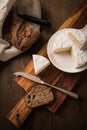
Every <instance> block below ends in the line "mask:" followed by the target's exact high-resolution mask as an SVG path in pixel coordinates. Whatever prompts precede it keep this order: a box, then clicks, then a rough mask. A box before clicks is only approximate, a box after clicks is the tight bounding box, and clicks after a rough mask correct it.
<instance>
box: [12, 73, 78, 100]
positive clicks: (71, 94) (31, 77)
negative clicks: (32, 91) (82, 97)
mask: <svg viewBox="0 0 87 130" xmlns="http://www.w3.org/2000/svg"><path fill="white" fill-rule="evenodd" d="M14 75H15V76H23V77H25V78H27V79H29V80H32V81H34V82H37V83H39V84H43V85H47V86H50V87H52V88H54V89H56V90H58V91H60V92H62V93H64V94H67V95H68V96H70V97H72V98H75V99H78V98H79V95H78V94H77V93H74V92H70V91H67V90H65V89H63V88H59V87H56V86H53V85H51V84H48V83H46V82H44V81H43V80H41V79H40V78H39V77H37V76H34V75H31V74H28V73H25V72H15V73H14Z"/></svg>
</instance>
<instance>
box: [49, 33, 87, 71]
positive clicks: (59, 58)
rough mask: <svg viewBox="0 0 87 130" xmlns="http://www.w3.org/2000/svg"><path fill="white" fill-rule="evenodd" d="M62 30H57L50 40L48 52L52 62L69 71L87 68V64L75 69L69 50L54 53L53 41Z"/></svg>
mask: <svg viewBox="0 0 87 130" xmlns="http://www.w3.org/2000/svg"><path fill="white" fill-rule="evenodd" d="M60 32H61V31H57V32H56V33H55V34H54V35H53V36H52V37H51V38H50V39H49V41H48V45H47V54H48V57H49V59H50V61H51V63H52V64H53V65H54V66H55V67H56V68H58V69H60V70H62V71H64V72H68V73H77V72H81V71H83V70H85V69H87V64H86V65H84V66H83V67H80V68H77V69H75V68H74V65H73V60H72V57H71V54H70V53H69V52H62V53H57V54H55V53H53V43H54V40H55V38H56V37H58V34H59V33H60Z"/></svg>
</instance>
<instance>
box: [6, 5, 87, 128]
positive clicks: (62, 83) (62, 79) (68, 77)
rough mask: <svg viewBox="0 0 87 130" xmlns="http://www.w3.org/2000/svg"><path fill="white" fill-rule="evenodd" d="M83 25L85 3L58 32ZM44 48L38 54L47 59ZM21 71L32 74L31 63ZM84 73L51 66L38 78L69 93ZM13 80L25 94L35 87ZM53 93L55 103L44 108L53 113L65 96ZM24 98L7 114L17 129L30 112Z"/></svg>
mask: <svg viewBox="0 0 87 130" xmlns="http://www.w3.org/2000/svg"><path fill="white" fill-rule="evenodd" d="M85 24H87V2H83V3H82V5H81V6H80V7H79V9H78V10H77V11H76V12H75V13H74V14H73V15H72V16H71V17H69V18H68V19H67V20H66V21H65V22H64V23H63V24H62V25H61V26H60V28H59V29H58V30H60V29H63V28H68V27H74V28H82V27H83V26H84V25H85ZM46 48H47V43H46V44H45V45H44V46H43V48H42V49H41V50H40V51H39V53H38V54H40V55H43V56H45V57H47V51H46ZM22 71H24V72H27V73H31V74H34V66H33V61H32V60H31V61H29V63H28V65H27V66H26V67H25V68H24V70H22ZM84 72H85V71H84ZM84 72H80V73H76V74H70V73H65V72H62V71H60V70H58V69H56V68H55V67H54V66H53V65H52V64H51V65H50V66H49V67H48V68H46V69H45V70H44V71H43V72H41V73H40V74H39V77H40V78H41V79H43V80H44V81H46V82H48V83H50V84H52V85H56V86H58V87H61V88H65V89H67V90H69V91H71V90H72V89H73V88H74V86H75V84H76V83H77V82H78V80H79V79H80V78H81V76H82V75H83V74H84ZM15 80H16V82H17V83H18V84H19V85H20V86H21V87H22V88H23V89H24V90H25V91H26V93H27V92H28V90H29V88H30V87H33V86H36V85H37V83H34V82H32V81H30V80H28V79H25V78H23V77H17V78H16V79H15ZM53 91H54V94H55V101H54V102H53V103H52V104H51V105H48V106H46V107H47V108H48V110H50V111H52V112H53V113H54V112H56V110H57V109H58V108H59V107H60V105H61V104H62V103H63V101H64V100H65V98H66V95H65V94H62V93H60V92H58V91H56V90H53ZM24 98H25V97H23V98H22V99H21V100H20V101H19V102H18V104H17V105H16V106H15V107H14V108H13V109H12V110H11V111H10V112H9V114H8V116H7V117H8V119H9V120H10V121H11V122H12V123H13V124H15V125H16V126H17V127H20V126H21V125H22V123H23V122H24V120H25V119H26V117H27V116H28V114H29V113H30V112H31V109H29V108H27V107H26V105H25V102H24ZM17 114H18V116H20V117H16V116H15V115H17Z"/></svg>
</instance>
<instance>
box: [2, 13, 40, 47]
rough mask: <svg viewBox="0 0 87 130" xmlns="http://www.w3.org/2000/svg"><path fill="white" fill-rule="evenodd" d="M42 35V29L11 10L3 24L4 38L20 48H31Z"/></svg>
mask: <svg viewBox="0 0 87 130" xmlns="http://www.w3.org/2000/svg"><path fill="white" fill-rule="evenodd" d="M39 37H40V31H39V30H38V29H36V27H34V26H33V25H31V24H30V23H28V22H26V21H24V20H23V19H21V18H19V17H18V16H17V14H16V13H15V12H14V10H11V11H10V12H9V14H8V16H7V18H6V20H5V22H4V25H3V39H5V40H6V41H8V42H9V43H10V44H12V45H14V46H15V47H16V48H17V49H19V50H25V49H26V48H29V47H30V46H31V45H32V44H33V43H34V42H35V41H36V40H37V39H38V38H39Z"/></svg>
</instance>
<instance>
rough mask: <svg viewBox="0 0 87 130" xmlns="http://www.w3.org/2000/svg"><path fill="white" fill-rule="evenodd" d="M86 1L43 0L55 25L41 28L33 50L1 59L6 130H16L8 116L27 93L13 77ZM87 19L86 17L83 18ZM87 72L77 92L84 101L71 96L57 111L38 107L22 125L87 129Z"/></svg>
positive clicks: (1, 118)
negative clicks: (8, 59) (9, 58)
mask: <svg viewBox="0 0 87 130" xmlns="http://www.w3.org/2000/svg"><path fill="white" fill-rule="evenodd" d="M81 2H82V0H78V1H76V0H71V1H70V0H61V1H59V0H48V1H46V0H41V4H42V17H43V18H46V19H47V20H49V21H51V23H52V27H51V28H50V29H47V28H45V27H42V28H41V32H42V37H41V39H40V40H39V41H38V43H36V44H35V45H34V46H33V47H32V48H31V49H30V50H28V51H27V52H25V53H24V54H21V55H20V56H18V57H16V58H14V59H12V60H10V61H8V62H6V63H2V62H0V72H1V73H0V99H1V103H0V128H1V129H2V130H4V129H8V130H16V129H17V128H16V127H15V126H14V125H13V124H11V123H10V122H9V120H8V119H7V117H6V115H7V114H8V112H9V111H10V110H11V109H12V108H13V106H15V104H16V103H17V102H18V101H19V100H20V99H21V98H22V96H24V95H25V92H24V90H23V89H22V88H20V87H19V86H18V85H17V84H16V83H15V82H14V81H13V80H12V78H13V75H12V74H13V73H14V72H15V71H19V70H22V69H23V68H24V67H25V66H26V64H27V63H28V62H29V60H30V59H31V54H32V53H37V52H38V50H39V49H40V48H41V47H42V46H43V45H44V43H45V42H46V41H47V40H48V39H49V37H50V36H51V35H52V34H53V33H54V32H55V31H56V30H57V29H58V27H59V26H60V25H61V24H62V23H63V22H64V21H65V20H66V19H67V18H68V17H69V16H70V15H71V13H72V12H73V11H74V10H75V9H76V8H77V7H78V6H79V5H80V3H81ZM83 22H84V20H83ZM86 76H87V73H85V74H84V76H83V78H82V79H81V80H80V81H79V82H78V83H77V84H76V87H75V89H74V90H75V91H76V92H78V93H79V94H80V97H81V100H80V102H76V101H75V100H72V99H71V98H69V97H68V98H67V99H66V100H65V102H64V103H63V104H62V106H61V107H60V109H58V111H57V112H56V114H55V115H54V114H52V113H51V112H49V111H47V110H46V109H45V108H43V107H40V108H37V109H34V110H33V111H32V112H31V114H30V115H29V117H28V118H27V119H26V122H25V123H24V124H23V126H22V127H21V128H20V129H21V130H23V129H31V130H34V129H35V130H40V129H42V130H48V129H50V130H56V129H60V130H67V129H68V130H73V129H74V130H82V129H84V130H86V129H87V124H86V122H87V94H86V93H87V87H86V86H87V78H86Z"/></svg>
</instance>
